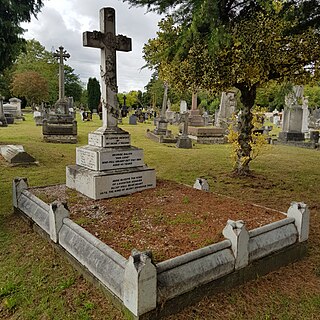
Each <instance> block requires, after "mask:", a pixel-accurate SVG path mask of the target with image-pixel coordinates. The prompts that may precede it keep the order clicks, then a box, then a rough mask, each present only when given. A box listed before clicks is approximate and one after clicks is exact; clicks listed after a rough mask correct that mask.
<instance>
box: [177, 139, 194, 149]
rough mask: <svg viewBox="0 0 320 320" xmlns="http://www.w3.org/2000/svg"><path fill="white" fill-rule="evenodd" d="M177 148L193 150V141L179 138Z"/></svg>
mask: <svg viewBox="0 0 320 320" xmlns="http://www.w3.org/2000/svg"><path fill="white" fill-rule="evenodd" d="M176 147H177V148H181V149H192V140H191V139H190V138H189V137H182V136H181V137H178V141H177V144H176Z"/></svg>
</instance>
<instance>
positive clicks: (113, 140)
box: [88, 127, 130, 148]
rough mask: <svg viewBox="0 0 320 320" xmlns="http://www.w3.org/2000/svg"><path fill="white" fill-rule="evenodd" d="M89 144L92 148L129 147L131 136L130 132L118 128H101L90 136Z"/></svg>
mask: <svg viewBox="0 0 320 320" xmlns="http://www.w3.org/2000/svg"><path fill="white" fill-rule="evenodd" d="M88 144H89V145H91V146H96V147H101V148H107V147H129V146H130V135H129V133H128V132H126V131H124V130H122V129H120V128H118V127H116V128H114V129H108V128H104V127H101V128H99V129H97V130H96V131H94V132H90V133H89V135H88Z"/></svg>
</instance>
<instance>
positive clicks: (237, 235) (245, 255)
mask: <svg viewBox="0 0 320 320" xmlns="http://www.w3.org/2000/svg"><path fill="white" fill-rule="evenodd" d="M222 234H223V235H224V236H225V238H227V239H229V240H230V241H231V248H232V252H233V254H234V256H235V260H236V261H235V269H236V270H237V269H241V268H244V267H245V266H247V265H248V261H249V251H248V245H249V233H248V231H247V229H246V227H245V224H244V222H243V221H241V220H240V221H232V220H228V221H227V225H226V227H225V228H224V229H223V231H222Z"/></svg>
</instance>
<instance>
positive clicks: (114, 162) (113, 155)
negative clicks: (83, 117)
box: [66, 127, 156, 200]
mask: <svg viewBox="0 0 320 320" xmlns="http://www.w3.org/2000/svg"><path fill="white" fill-rule="evenodd" d="M88 140H89V144H88V145H87V146H83V147H79V148H77V149H76V165H71V166H67V169H66V186H67V187H69V188H72V189H76V190H77V191H79V192H81V193H83V194H84V195H86V196H88V197H90V198H92V199H95V200H97V199H104V198H111V197H117V196H122V195H127V194H131V193H133V192H138V191H142V190H145V189H149V188H154V187H155V186H156V174H155V170H154V169H150V168H148V167H147V166H146V165H145V164H144V161H143V150H142V149H139V148H136V147H133V146H131V145H130V135H129V134H128V133H127V132H125V131H123V130H122V129H120V128H118V127H116V128H114V129H107V128H100V129H98V130H96V131H95V132H92V133H89V139H88Z"/></svg>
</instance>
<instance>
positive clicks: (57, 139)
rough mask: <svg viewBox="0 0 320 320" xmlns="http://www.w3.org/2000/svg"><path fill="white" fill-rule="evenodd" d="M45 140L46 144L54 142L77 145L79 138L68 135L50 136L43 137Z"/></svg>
mask: <svg viewBox="0 0 320 320" xmlns="http://www.w3.org/2000/svg"><path fill="white" fill-rule="evenodd" d="M43 140H44V141H45V142H53V143H77V136H76V135H66V134H50V135H43Z"/></svg>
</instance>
